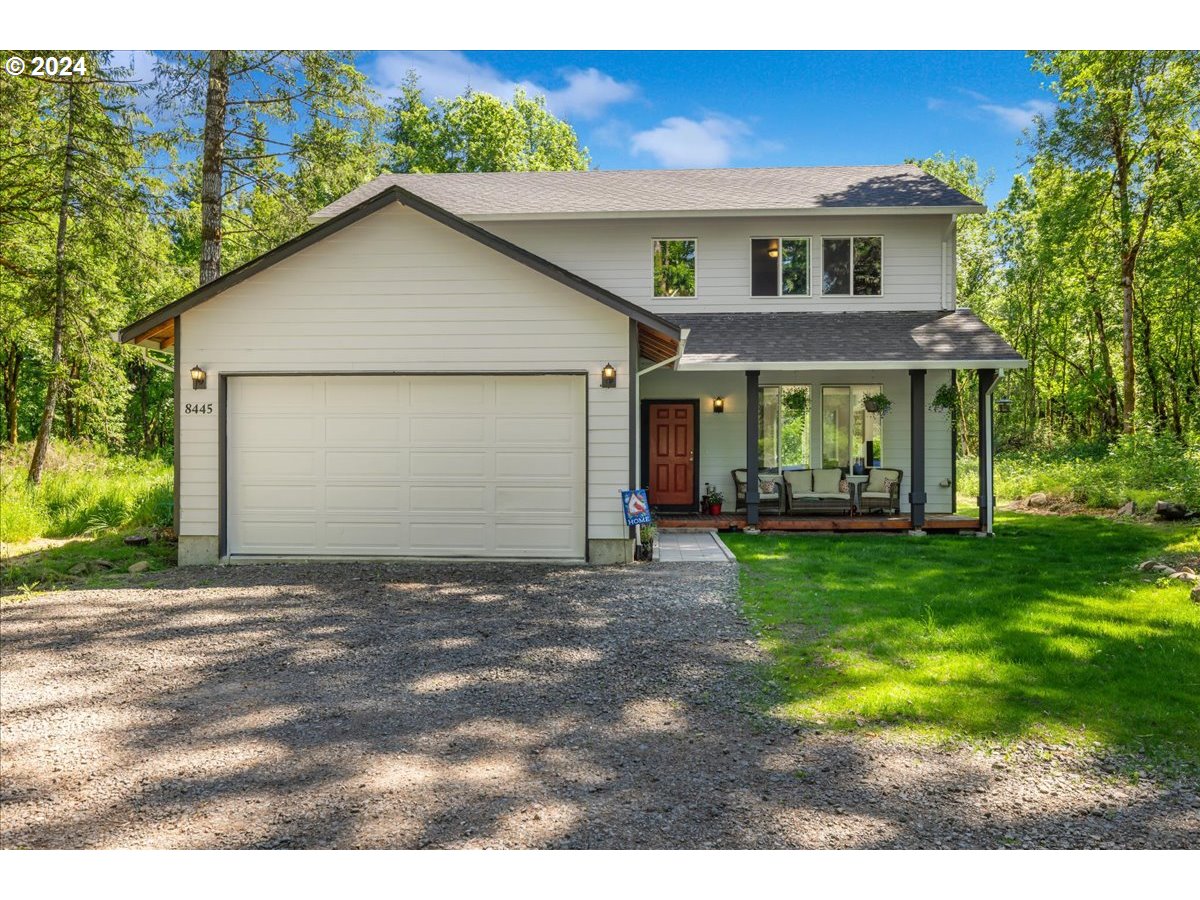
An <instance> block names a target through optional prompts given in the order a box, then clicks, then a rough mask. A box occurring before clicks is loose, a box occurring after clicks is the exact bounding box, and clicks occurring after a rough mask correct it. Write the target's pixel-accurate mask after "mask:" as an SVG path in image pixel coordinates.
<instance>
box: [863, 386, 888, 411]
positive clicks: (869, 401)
mask: <svg viewBox="0 0 1200 900" xmlns="http://www.w3.org/2000/svg"><path fill="white" fill-rule="evenodd" d="M891 408H892V401H891V400H889V399H888V395H887V394H885V393H883V391H880V392H879V393H878V394H867V396H865V397H863V409H865V410H866V411H867V412H869V413H879V415H881V416H886V415H887V414H888V410H890V409H891Z"/></svg>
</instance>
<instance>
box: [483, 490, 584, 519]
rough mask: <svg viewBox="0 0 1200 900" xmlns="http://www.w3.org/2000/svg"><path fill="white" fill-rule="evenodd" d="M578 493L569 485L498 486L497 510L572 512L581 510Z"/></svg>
mask: <svg viewBox="0 0 1200 900" xmlns="http://www.w3.org/2000/svg"><path fill="white" fill-rule="evenodd" d="M577 498H578V493H577V492H576V491H575V489H574V488H573V487H571V486H569V485H563V486H561V487H551V486H548V485H533V486H530V485H522V486H521V487H506V486H504V485H497V486H496V512H497V513H499V514H502V515H503V514H506V513H507V514H512V513H566V514H568V515H570V514H571V513H575V512H579V511H580V510H578V509H577V508H576V507H577V505H578V504H577V503H576V500H577Z"/></svg>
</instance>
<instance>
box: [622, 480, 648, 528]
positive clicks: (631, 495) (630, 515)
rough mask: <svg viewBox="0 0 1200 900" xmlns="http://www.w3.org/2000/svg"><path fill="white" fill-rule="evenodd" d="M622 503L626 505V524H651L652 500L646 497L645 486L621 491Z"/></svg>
mask: <svg viewBox="0 0 1200 900" xmlns="http://www.w3.org/2000/svg"><path fill="white" fill-rule="evenodd" d="M621 505H622V506H624V507H625V524H626V525H649V524H650V501H649V500H648V499H647V498H646V489H645V488H637V489H636V490H632V491H621Z"/></svg>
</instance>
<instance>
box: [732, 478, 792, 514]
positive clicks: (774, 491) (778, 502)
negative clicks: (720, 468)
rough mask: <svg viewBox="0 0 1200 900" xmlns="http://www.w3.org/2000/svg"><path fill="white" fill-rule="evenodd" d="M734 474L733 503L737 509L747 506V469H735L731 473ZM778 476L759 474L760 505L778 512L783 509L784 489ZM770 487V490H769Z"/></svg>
mask: <svg viewBox="0 0 1200 900" xmlns="http://www.w3.org/2000/svg"><path fill="white" fill-rule="evenodd" d="M729 474H730V475H732V476H733V490H734V498H733V505H734V509H735V510H739V509H745V508H746V470H745V469H734V470H733V471H732V472H730V473H729ZM777 478H778V476H775V475H769V474H763V473H762V472H760V473H759V475H758V507H759V509H772V508H774V509H775V510H776V511H778V512H782V511H783V500H782V497H783V491H782V490H781V489H780V486H779V481H778V480H777ZM768 488H769V490H768Z"/></svg>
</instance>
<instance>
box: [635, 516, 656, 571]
mask: <svg viewBox="0 0 1200 900" xmlns="http://www.w3.org/2000/svg"><path fill="white" fill-rule="evenodd" d="M639 536H640V537H641V541H640V543H638V545H637V547H635V548H634V551H635V552H634V556H635V557H636V558H637V559H640V560H642V561H644V562H649V561H650V560H652V559H654V539H655V537H657V536H658V529H657V528H656V527H655V526H653V525H643V526H642V527H641V528H640V529H639Z"/></svg>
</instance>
